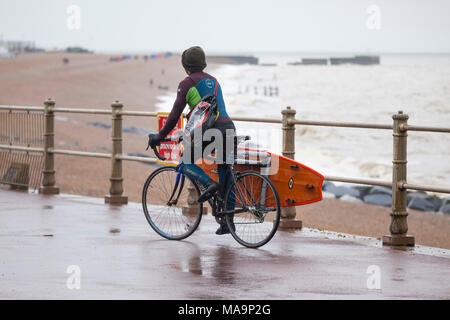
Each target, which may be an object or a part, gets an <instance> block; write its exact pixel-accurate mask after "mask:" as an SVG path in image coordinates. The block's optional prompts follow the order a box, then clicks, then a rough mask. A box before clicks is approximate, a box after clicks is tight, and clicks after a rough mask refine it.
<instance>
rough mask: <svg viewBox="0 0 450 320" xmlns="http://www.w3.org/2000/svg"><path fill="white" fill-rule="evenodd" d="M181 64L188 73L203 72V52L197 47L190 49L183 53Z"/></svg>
mask: <svg viewBox="0 0 450 320" xmlns="http://www.w3.org/2000/svg"><path fill="white" fill-rule="evenodd" d="M181 64H182V65H183V67H184V68H185V69H186V70H188V71H190V72H199V71H203V69H205V67H206V56H205V52H204V51H203V49H202V48H200V47H199V46H195V47H190V48H189V49H186V50H184V51H183V54H182V55H181Z"/></svg>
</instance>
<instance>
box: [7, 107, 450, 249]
mask: <svg viewBox="0 0 450 320" xmlns="http://www.w3.org/2000/svg"><path fill="white" fill-rule="evenodd" d="M0 110H30V111H42V112H43V113H44V116H45V133H44V142H45V143H44V148H31V147H21V146H20V147H19V146H11V145H0V149H9V150H21V151H35V152H42V153H43V154H44V158H45V166H44V170H43V181H42V186H41V187H40V189H39V192H41V193H44V194H56V193H59V189H58V187H56V184H55V169H54V155H55V154H61V155H72V156H82V157H96V158H108V159H111V177H110V190H109V194H108V195H107V196H105V202H106V203H111V204H122V203H127V202H128V198H127V196H124V195H123V185H122V182H123V177H122V161H123V160H127V161H140V162H147V163H156V161H157V159H156V158H146V157H138V156H128V155H124V154H123V153H122V117H123V116H137V117H156V115H157V113H156V112H143V111H123V105H122V104H121V103H120V102H119V101H115V102H113V103H112V104H111V110H106V109H84V108H55V102H54V101H53V100H51V99H48V100H46V101H45V102H44V107H43V108H42V107H20V106H0ZM55 112H59V113H81V114H103V115H112V152H111V153H97V152H83V151H74V150H65V149H55V148H54V113H55ZM295 113H296V111H295V110H294V109H291V108H290V107H287V108H286V109H284V110H282V112H281V114H282V115H281V119H276V118H264V119H262V118H251V117H232V119H233V121H246V122H258V123H273V124H281V125H282V132H283V137H282V154H283V156H286V157H289V158H291V159H294V155H295V128H296V126H298V125H302V126H326V127H341V128H360V129H377V130H392V132H393V160H392V164H393V165H392V181H380V180H376V179H364V178H351V177H335V176H327V175H325V176H324V177H325V180H328V181H338V182H346V183H356V184H364V185H373V186H384V187H389V188H392V211H391V214H390V216H391V225H390V234H389V235H386V236H384V237H383V244H384V245H392V246H413V245H414V243H415V240H414V237H413V236H410V235H408V234H407V232H408V224H407V216H408V212H407V207H406V191H407V190H408V189H411V190H422V191H432V192H441V193H450V188H446V187H434V186H433V187H431V186H421V185H415V184H409V183H407V176H406V172H407V132H408V131H427V132H440V133H450V128H439V127H423V126H412V125H408V123H407V122H408V116H407V115H406V114H403V112H402V111H399V112H398V113H397V114H394V115H393V116H392V119H393V124H392V125H381V124H367V123H350V122H322V121H305V120H297V119H295ZM295 217H296V211H295V207H286V208H283V212H282V223H281V224H280V226H283V224H284V227H285V228H301V221H298V220H296V219H295Z"/></svg>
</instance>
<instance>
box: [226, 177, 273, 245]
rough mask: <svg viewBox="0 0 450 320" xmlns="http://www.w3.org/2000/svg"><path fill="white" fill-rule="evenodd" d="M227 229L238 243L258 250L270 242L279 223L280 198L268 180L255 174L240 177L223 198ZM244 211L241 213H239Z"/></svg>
mask: <svg viewBox="0 0 450 320" xmlns="http://www.w3.org/2000/svg"><path fill="white" fill-rule="evenodd" d="M225 203H226V208H227V210H232V209H233V207H234V210H236V211H237V212H236V213H233V214H228V215H226V221H227V225H228V229H229V230H230V232H231V235H232V236H233V237H234V239H236V241H237V242H239V243H240V244H242V245H244V246H246V247H249V248H257V247H260V246H262V245H264V244H266V243H267V242H269V241H270V239H272V237H273V236H274V235H275V232H276V231H277V228H278V224H279V223H280V215H281V210H280V199H279V197H278V193H277V190H276V189H275V187H274V185H273V184H272V182H271V181H270V180H269V178H267V177H265V176H263V175H261V174H260V173H258V172H256V171H246V172H242V173H240V174H239V176H238V177H237V179H236V183H234V182H233V183H232V185H231V186H230V187H229V188H228V190H227V192H226V195H225ZM241 211H243V212H241Z"/></svg>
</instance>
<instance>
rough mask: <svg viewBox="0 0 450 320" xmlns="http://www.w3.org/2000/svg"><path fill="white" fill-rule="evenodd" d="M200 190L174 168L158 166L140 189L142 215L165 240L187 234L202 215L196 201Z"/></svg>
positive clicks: (181, 237)
mask: <svg viewBox="0 0 450 320" xmlns="http://www.w3.org/2000/svg"><path fill="white" fill-rule="evenodd" d="M199 194H200V190H199V188H198V186H197V185H196V184H195V183H193V182H192V181H191V180H190V179H189V177H187V176H185V175H183V174H181V173H178V171H177V169H176V167H172V166H167V167H162V168H159V169H157V170H155V171H153V172H152V174H150V176H149V177H148V178H147V181H146V182H145V184H144V189H143V191H142V207H143V209H144V214H145V218H146V219H147V221H148V223H149V224H150V226H151V227H152V228H153V230H155V231H156V233H158V234H159V235H160V236H162V237H164V238H166V239H169V240H181V239H185V238H187V237H188V236H190V235H191V234H192V233H193V232H194V231H195V230H196V229H197V227H198V225H199V223H200V220H201V218H202V211H203V206H202V204H201V203H198V202H197V199H198V196H199Z"/></svg>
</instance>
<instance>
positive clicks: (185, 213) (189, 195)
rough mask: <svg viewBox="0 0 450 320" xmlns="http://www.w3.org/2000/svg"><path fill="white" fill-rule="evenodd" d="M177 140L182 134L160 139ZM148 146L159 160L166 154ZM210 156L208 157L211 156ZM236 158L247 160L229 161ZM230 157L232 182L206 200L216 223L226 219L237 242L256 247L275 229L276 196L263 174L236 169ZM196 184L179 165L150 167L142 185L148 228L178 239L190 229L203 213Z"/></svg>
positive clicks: (195, 225) (264, 242) (271, 234)
mask: <svg viewBox="0 0 450 320" xmlns="http://www.w3.org/2000/svg"><path fill="white" fill-rule="evenodd" d="M249 139H250V137H248V136H245V137H242V136H241V137H239V136H238V137H236V138H235V143H236V144H238V141H239V140H244V141H245V140H249ZM181 140H182V137H180V138H177V139H171V138H169V139H163V140H162V141H161V142H169V141H177V142H178V143H180V142H181ZM147 149H148V146H147ZM153 151H154V153H155V155H156V156H157V157H158V158H159V159H160V160H163V161H164V160H165V158H164V157H163V156H162V155H161V154H160V153H159V152H158V151H157V149H156V148H153ZM209 157H210V158H209V160H214V158H213V157H211V156H209ZM237 161H239V163H240V164H242V163H243V162H242V161H246V160H242V159H235V162H234V163H237ZM248 161H249V162H248V163H249V164H250V163H251V164H252V165H260V166H261V167H267V166H268V165H270V163H269V164H268V163H267V162H264V161H255V160H248ZM250 161H251V162H250ZM234 163H233V164H227V165H226V168H227V176H226V179H225V181H228V178H229V177H231V183H230V184H229V186H228V187H227V188H226V189H225V187H224V186H223V185H221V187H220V188H219V190H218V191H217V192H216V193H214V195H213V196H212V198H210V199H209V200H208V203H209V205H210V207H211V209H212V215H213V216H214V217H215V219H216V221H217V222H219V223H221V222H223V219H225V222H226V224H227V226H228V229H229V230H230V233H231V235H232V236H233V238H234V239H235V240H236V241H237V242H239V243H240V244H241V245H243V246H246V247H249V248H258V247H260V246H263V245H264V244H266V243H267V242H269V241H270V240H271V239H272V237H273V236H274V235H275V233H276V231H277V228H278V225H279V222H280V215H281V211H280V200H279V196H278V193H277V190H276V188H275V187H274V185H273V183H272V182H271V181H270V179H269V178H268V177H267V176H266V175H263V174H261V173H259V172H257V171H250V170H249V171H243V172H239V171H236V170H235V167H234ZM244 164H245V162H244ZM186 180H187V181H188V184H186ZM186 185H187V186H186ZM224 189H225V190H224ZM200 190H201V187H200V186H199V185H198V184H197V183H196V182H195V181H192V180H191V179H190V178H189V177H188V176H185V175H184V174H183V173H182V170H181V167H180V166H179V165H178V166H163V167H161V168H158V169H156V170H155V171H153V172H152V173H151V174H150V176H149V177H148V178H147V180H146V182H145V184H144V188H143V191H142V206H143V210H144V214H145V217H146V219H147V221H148V223H149V224H150V226H151V227H152V229H153V230H154V231H155V232H156V233H157V234H159V235H160V236H162V237H164V238H166V239H169V240H182V239H185V238H187V237H189V236H190V235H191V234H193V233H194V231H195V230H196V229H197V227H198V226H199V224H200V221H201V218H202V214H203V203H198V202H197V199H198V196H199V195H200ZM271 219H273V220H271Z"/></svg>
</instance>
